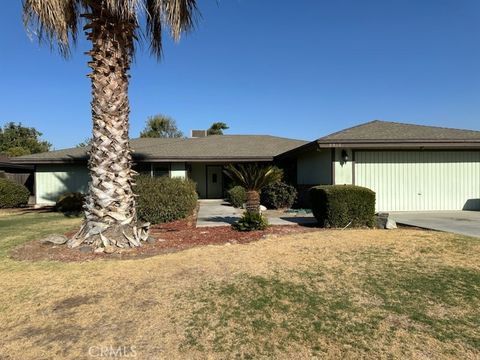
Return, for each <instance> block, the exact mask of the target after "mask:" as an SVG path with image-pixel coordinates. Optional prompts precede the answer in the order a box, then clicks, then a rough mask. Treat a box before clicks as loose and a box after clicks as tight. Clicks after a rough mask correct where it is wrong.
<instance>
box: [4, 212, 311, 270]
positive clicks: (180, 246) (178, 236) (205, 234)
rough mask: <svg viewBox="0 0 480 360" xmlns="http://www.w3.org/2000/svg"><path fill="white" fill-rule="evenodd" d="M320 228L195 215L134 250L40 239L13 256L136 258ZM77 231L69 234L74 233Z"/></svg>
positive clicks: (156, 231)
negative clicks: (230, 222)
mask: <svg viewBox="0 0 480 360" xmlns="http://www.w3.org/2000/svg"><path fill="white" fill-rule="evenodd" d="M318 230H319V229H316V228H310V227H303V226H299V225H285V226H270V227H268V229H266V230H264V231H251V232H239V231H235V230H233V229H232V228H231V227H230V226H217V227H208V228H196V227H195V218H194V217H191V218H189V219H186V220H179V221H174V222H171V223H168V224H162V225H156V226H153V227H152V228H151V229H150V235H151V236H152V237H153V238H155V239H156V241H155V242H154V243H147V242H145V243H142V246H141V247H139V248H134V249H125V250H123V249H122V250H120V251H118V252H116V253H114V254H104V253H100V254H94V253H92V252H91V251H89V252H82V251H80V250H79V248H77V249H68V248H67V247H66V246H65V245H51V244H41V243H40V241H38V240H33V241H30V242H28V243H26V244H23V245H20V246H18V247H16V248H15V249H13V250H12V252H11V254H10V256H11V257H12V258H13V259H15V260H29V261H40V260H56V261H64V262H71V261H90V260H97V259H103V260H108V259H135V258H145V257H150V256H155V255H158V254H165V253H170V252H176V251H181V250H185V249H189V248H192V247H195V246H202V245H221V244H226V243H231V244H246V243H249V242H251V241H256V240H259V239H262V238H264V237H265V236H266V235H270V234H275V235H285V234H292V233H305V232H311V231H318ZM74 233H75V232H70V233H67V234H66V235H67V236H72V235H73V234H74Z"/></svg>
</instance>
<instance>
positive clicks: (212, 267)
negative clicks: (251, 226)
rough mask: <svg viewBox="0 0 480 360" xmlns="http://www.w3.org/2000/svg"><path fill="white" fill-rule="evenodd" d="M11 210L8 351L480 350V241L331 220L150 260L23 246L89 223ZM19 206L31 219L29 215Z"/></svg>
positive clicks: (173, 355)
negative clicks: (33, 255) (76, 255)
mask: <svg viewBox="0 0 480 360" xmlns="http://www.w3.org/2000/svg"><path fill="white" fill-rule="evenodd" d="M42 216H43V217H38V216H33V215H22V216H21V217H14V218H10V220H9V221H7V220H6V219H5V218H3V219H0V255H1V256H2V258H1V259H0V288H1V289H2V292H1V293H0V354H2V357H3V358H7V359H42V358H67V359H84V358H85V359H88V358H94V357H89V354H88V352H89V349H90V350H91V349H92V347H94V348H93V351H94V352H95V351H96V349H97V348H99V347H102V346H104V347H110V346H111V347H113V348H114V349H118V347H121V346H125V349H127V350H128V349H130V348H129V347H130V346H134V347H135V348H134V349H135V352H136V354H137V358H139V359H183V358H199V359H203V358H212V359H225V358H241V359H242V358H243V359H247V358H255V359H256V358H272V357H274V358H284V359H287V358H313V357H318V358H339V357H344V358H358V357H367V358H405V357H410V358H440V359H442V358H444V359H447V358H464V359H469V358H470V359H474V358H478V357H479V356H480V343H479V338H480V334H479V330H478V329H479V328H480V314H479V310H478V309H479V308H480V300H479V298H480V289H479V286H480V261H479V259H478V256H474V254H478V253H479V250H480V241H479V240H477V239H470V238H464V237H458V236H455V235H450V234H443V233H434V232H425V231H418V230H398V231H391V232H387V231H379V230H358V231H357V230H355V231H321V232H313V233H306V234H298V235H288V236H284V237H283V236H282V237H278V236H277V237H275V236H273V237H270V238H268V239H266V240H261V241H258V242H253V243H250V244H247V245H240V244H239V245H228V246H227V245H222V246H205V247H198V248H193V249H190V250H186V251H182V252H178V253H173V254H166V255H161V256H156V257H152V258H146V259H141V260H122V261H94V262H84V263H59V262H37V263H30V262H18V261H14V260H12V259H9V258H7V256H6V255H7V254H8V252H9V251H10V250H11V249H12V247H13V246H15V245H17V244H20V243H22V242H25V241H27V240H30V239H31V238H32V236H36V237H41V236H43V235H45V234H46V233H48V232H56V231H60V230H59V229H60V228H63V229H64V230H65V229H67V228H72V227H75V226H77V225H78V223H79V220H78V219H66V218H63V217H62V216H61V215H57V214H44V215H42ZM19 218H21V219H23V220H21V221H20V220H19Z"/></svg>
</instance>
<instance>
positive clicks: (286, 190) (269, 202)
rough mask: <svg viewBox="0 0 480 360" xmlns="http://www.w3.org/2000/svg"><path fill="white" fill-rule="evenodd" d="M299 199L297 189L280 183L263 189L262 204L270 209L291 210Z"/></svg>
mask: <svg viewBox="0 0 480 360" xmlns="http://www.w3.org/2000/svg"><path fill="white" fill-rule="evenodd" d="M296 199H297V189H295V188H294V187H293V186H292V185H289V184H286V183H284V182H282V181H279V182H277V183H275V184H271V185H268V186H266V187H265V188H263V189H262V193H261V203H262V205H265V206H266V207H267V208H268V209H289V208H291V207H292V205H293V203H294V202H295V200H296Z"/></svg>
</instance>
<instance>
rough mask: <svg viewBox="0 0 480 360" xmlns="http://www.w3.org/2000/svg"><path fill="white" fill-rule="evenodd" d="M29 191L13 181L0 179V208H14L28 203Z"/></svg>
mask: <svg viewBox="0 0 480 360" xmlns="http://www.w3.org/2000/svg"><path fill="white" fill-rule="evenodd" d="M29 197H30V191H28V189H27V188H26V187H25V186H23V185H21V184H17V183H14V182H13V181H10V180H7V179H3V178H0V208H16V207H20V206H23V205H26V204H27V203H28V198H29Z"/></svg>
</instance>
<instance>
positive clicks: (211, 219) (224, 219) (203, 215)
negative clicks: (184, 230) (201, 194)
mask: <svg viewBox="0 0 480 360" xmlns="http://www.w3.org/2000/svg"><path fill="white" fill-rule="evenodd" d="M199 203H200V208H199V210H198V215H197V227H208V226H228V225H231V224H233V223H234V222H236V221H237V220H238V219H239V218H240V217H241V216H242V214H243V212H244V210H243V209H236V208H234V207H233V206H231V205H230V204H228V203H227V202H225V201H223V200H200V201H199ZM265 215H266V217H267V219H268V222H269V224H270V225H296V224H312V223H313V224H314V223H316V221H315V218H314V217H313V216H312V215H305V216H295V215H294V214H284V213H281V212H279V211H267V212H265Z"/></svg>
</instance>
